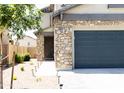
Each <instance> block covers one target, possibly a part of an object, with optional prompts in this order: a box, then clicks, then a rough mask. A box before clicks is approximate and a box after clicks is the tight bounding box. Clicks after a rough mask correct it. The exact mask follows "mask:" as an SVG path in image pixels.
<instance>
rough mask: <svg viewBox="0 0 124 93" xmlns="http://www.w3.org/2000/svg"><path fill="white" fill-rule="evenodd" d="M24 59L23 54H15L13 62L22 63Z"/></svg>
mask: <svg viewBox="0 0 124 93" xmlns="http://www.w3.org/2000/svg"><path fill="white" fill-rule="evenodd" d="M23 61H24V58H23V56H21V55H18V54H16V55H15V62H16V63H22V62H23Z"/></svg>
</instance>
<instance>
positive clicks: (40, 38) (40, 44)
mask: <svg viewBox="0 0 124 93" xmlns="http://www.w3.org/2000/svg"><path fill="white" fill-rule="evenodd" d="M37 60H38V61H42V60H44V35H43V34H42V32H39V33H37Z"/></svg>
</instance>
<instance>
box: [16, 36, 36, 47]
mask: <svg viewBox="0 0 124 93" xmlns="http://www.w3.org/2000/svg"><path fill="white" fill-rule="evenodd" d="M17 45H18V46H24V47H36V46H37V39H35V38H33V37H30V36H24V37H23V39H20V40H18V42H17Z"/></svg>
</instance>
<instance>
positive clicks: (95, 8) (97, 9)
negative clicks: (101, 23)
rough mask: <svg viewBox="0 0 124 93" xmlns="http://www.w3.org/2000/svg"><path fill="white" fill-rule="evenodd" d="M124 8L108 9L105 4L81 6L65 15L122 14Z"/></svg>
mask: <svg viewBox="0 0 124 93" xmlns="http://www.w3.org/2000/svg"><path fill="white" fill-rule="evenodd" d="M123 12H124V8H108V5H107V4H82V5H79V6H77V7H74V8H72V9H69V10H67V11H65V13H73V14H76V13H78V14H81V13H123Z"/></svg>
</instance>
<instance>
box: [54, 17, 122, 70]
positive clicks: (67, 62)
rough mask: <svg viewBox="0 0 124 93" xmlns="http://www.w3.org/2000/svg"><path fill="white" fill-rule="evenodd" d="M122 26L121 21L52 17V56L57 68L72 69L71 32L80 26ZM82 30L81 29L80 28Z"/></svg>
mask: <svg viewBox="0 0 124 93" xmlns="http://www.w3.org/2000/svg"><path fill="white" fill-rule="evenodd" d="M120 25H123V26H124V22H123V21H61V20H59V18H55V19H54V56H55V62H56V67H57V68H58V69H70V68H71V69H72V61H73V57H72V50H73V49H72V42H73V41H72V32H73V29H74V28H80V27H89V28H90V27H91V26H96V27H101V26H105V27H109V26H120ZM82 30H83V29H82Z"/></svg>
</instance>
